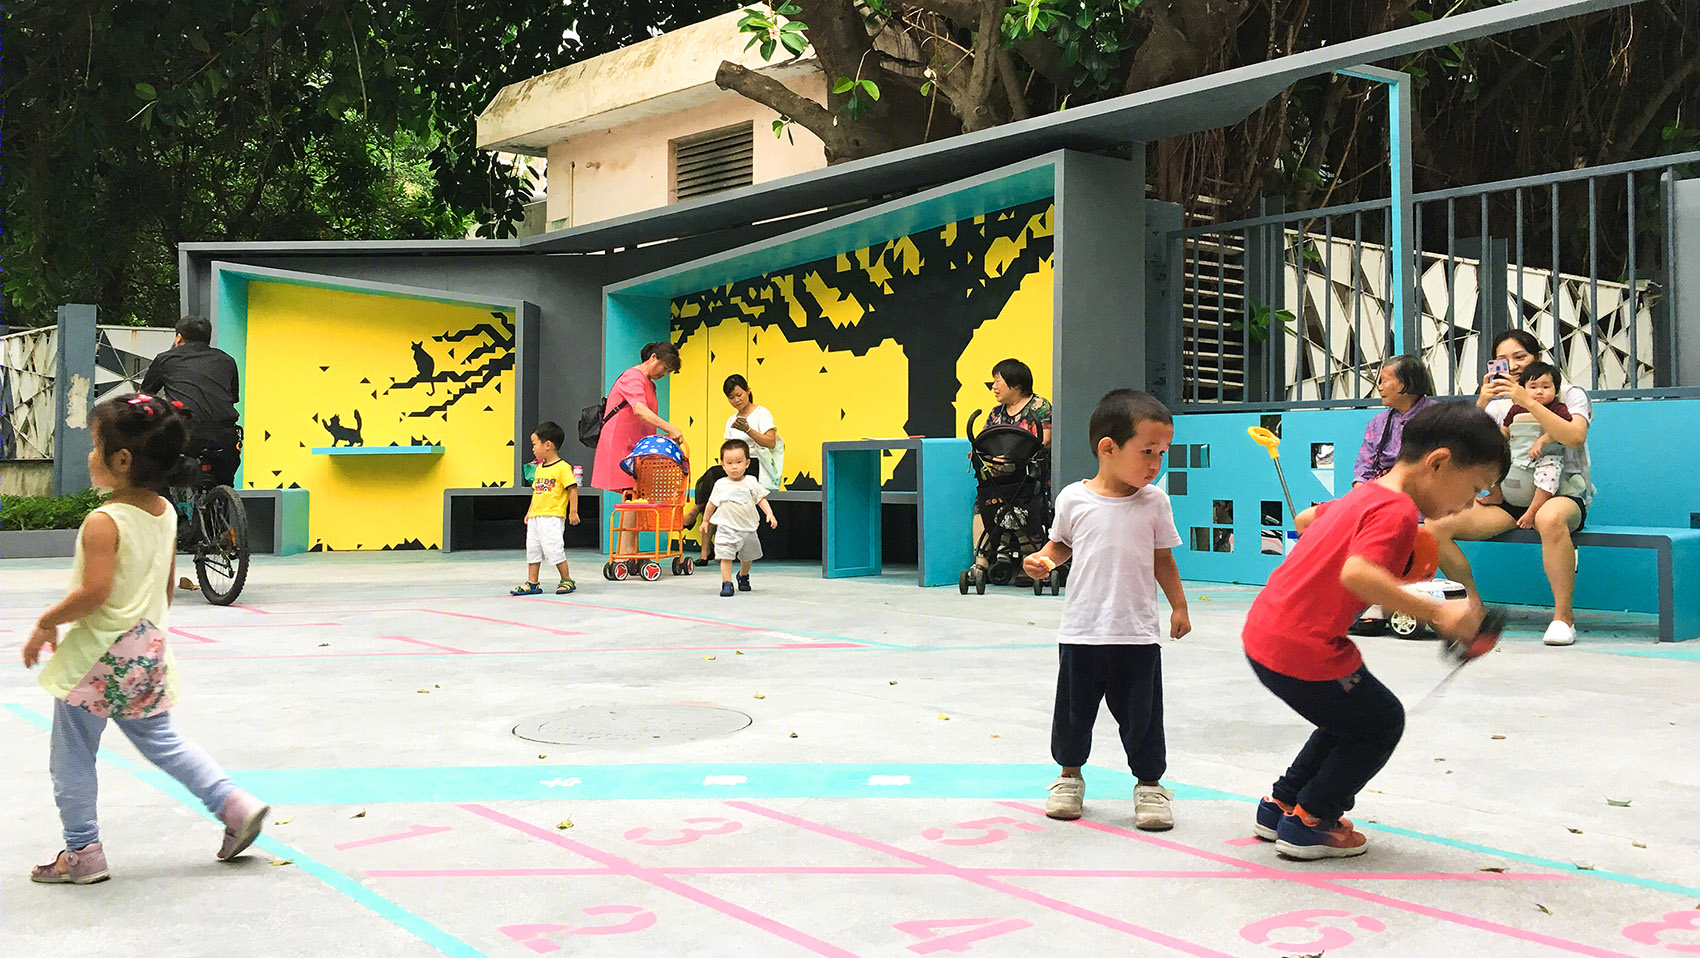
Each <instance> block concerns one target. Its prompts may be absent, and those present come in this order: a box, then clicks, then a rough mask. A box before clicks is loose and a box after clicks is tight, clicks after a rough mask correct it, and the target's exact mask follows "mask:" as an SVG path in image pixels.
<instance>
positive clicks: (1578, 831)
mask: <svg viewBox="0 0 1700 958" xmlns="http://www.w3.org/2000/svg"><path fill="white" fill-rule="evenodd" d="M1566 831H1568V832H1570V834H1572V835H1580V834H1582V829H1580V828H1567V829H1566Z"/></svg>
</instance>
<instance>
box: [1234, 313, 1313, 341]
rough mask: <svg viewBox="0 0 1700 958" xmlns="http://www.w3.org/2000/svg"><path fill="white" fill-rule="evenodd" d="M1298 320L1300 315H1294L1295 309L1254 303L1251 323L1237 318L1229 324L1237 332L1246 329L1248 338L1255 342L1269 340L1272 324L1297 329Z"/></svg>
mask: <svg viewBox="0 0 1700 958" xmlns="http://www.w3.org/2000/svg"><path fill="white" fill-rule="evenodd" d="M1297 322H1298V317H1297V316H1295V315H1293V311H1292V310H1290V309H1276V308H1274V307H1270V306H1256V305H1254V306H1252V307H1251V315H1250V322H1249V323H1247V322H1246V321H1243V320H1238V319H1236V320H1234V321H1233V322H1231V323H1229V324H1228V328H1229V329H1231V330H1233V331H1234V332H1236V333H1237V332H1239V331H1241V330H1245V333H1246V338H1248V339H1250V340H1251V341H1252V342H1254V343H1263V342H1268V341H1269V328H1270V326H1271V325H1272V324H1279V325H1281V326H1282V327H1283V328H1285V329H1290V330H1296V329H1297V328H1298V327H1297V326H1296V325H1295V324H1296V323H1297Z"/></svg>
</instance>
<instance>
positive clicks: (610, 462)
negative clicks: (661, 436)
mask: <svg viewBox="0 0 1700 958" xmlns="http://www.w3.org/2000/svg"><path fill="white" fill-rule="evenodd" d="M622 400H624V401H625V402H626V403H627V406H626V408H624V409H622V410H620V411H619V412H617V413H614V416H613V418H611V419H609V420H608V424H607V425H605V426H603V427H602V436H601V438H600V440H598V442H597V443H596V461H595V462H594V463H593V464H592V467H591V474H590V483H591V485H592V486H593V487H595V488H597V489H605V490H607V491H609V492H624V491H626V490H627V489H630V488H631V487H632V477H631V476H630V475H628V474H627V473H626V470H624V469H621V468H620V460H621V459H624V458H626V454H627V453H629V452H631V451H632V447H633V446H635V445H637V441H638V440H639V439H642V438H643V437H644V436H649V435H653V434H654V433H655V430H654V429H653V428H652V427H651V426H650V425H649V424H648V423H646V422H644V421H643V420H642V419H639V418H638V417H637V413H635V412H633V411H632V407H631V405H630V404H631V403H643V404H644V405H645V406H647V407H649V409H650V411H651V412H654V411H655V407H656V401H655V382H654V380H652V379H650V378H649V377H648V376H645V375H644V374H643V368H642V367H641V366H633V367H632V368H630V369H628V370H626V371H625V372H623V373H621V374H620V378H618V379H616V380H614V386H613V388H611V389H609V390H608V405H607V407H606V408H607V409H608V410H612V409H613V408H614V407H615V406H618V405H619V404H620V402H621V401H622Z"/></svg>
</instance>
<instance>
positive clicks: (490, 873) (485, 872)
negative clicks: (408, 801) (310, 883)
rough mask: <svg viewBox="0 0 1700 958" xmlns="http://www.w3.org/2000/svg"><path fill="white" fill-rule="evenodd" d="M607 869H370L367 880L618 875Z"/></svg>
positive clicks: (616, 872)
mask: <svg viewBox="0 0 1700 958" xmlns="http://www.w3.org/2000/svg"><path fill="white" fill-rule="evenodd" d="M619 874H621V873H620V872H618V871H615V870H613V869H608V868H370V869H367V871H366V877H368V878H554V877H578V876H585V875H619Z"/></svg>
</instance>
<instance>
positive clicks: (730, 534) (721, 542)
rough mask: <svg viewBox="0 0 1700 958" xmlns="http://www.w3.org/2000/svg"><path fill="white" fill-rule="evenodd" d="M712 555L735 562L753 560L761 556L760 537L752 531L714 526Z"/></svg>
mask: <svg viewBox="0 0 1700 958" xmlns="http://www.w3.org/2000/svg"><path fill="white" fill-rule="evenodd" d="M714 557H715V558H716V559H732V560H735V561H737V562H754V561H756V560H757V559H759V558H761V539H759V538H757V537H756V534H755V533H754V532H739V531H738V530H736V529H728V528H726V527H725V526H715V527H714Z"/></svg>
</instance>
